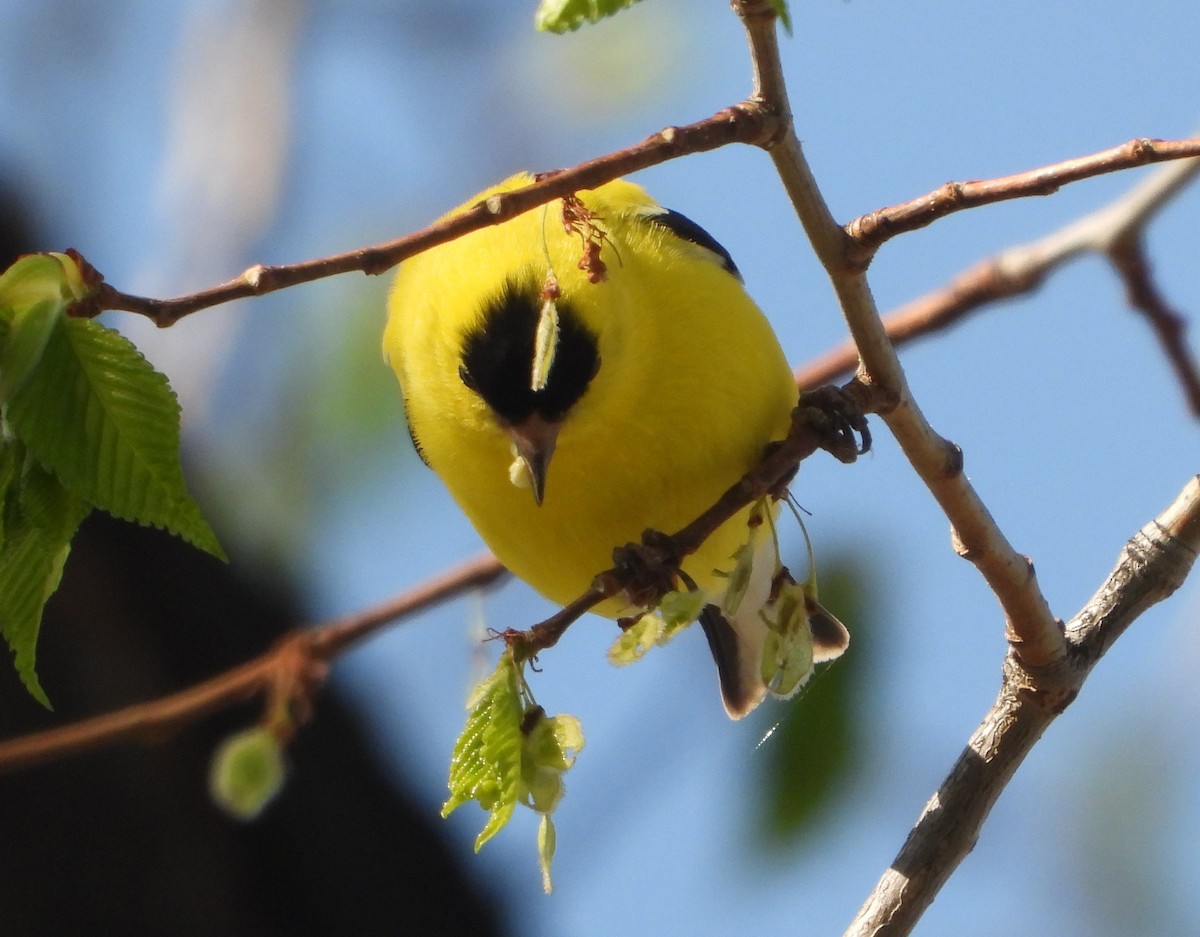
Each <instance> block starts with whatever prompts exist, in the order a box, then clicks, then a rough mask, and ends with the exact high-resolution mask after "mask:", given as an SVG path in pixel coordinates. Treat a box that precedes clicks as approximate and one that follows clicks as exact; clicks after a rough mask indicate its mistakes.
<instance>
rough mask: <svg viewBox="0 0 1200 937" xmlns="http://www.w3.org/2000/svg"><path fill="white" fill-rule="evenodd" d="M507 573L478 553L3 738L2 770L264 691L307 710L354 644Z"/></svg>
mask: <svg viewBox="0 0 1200 937" xmlns="http://www.w3.org/2000/svg"><path fill="white" fill-rule="evenodd" d="M504 572H505V570H504V567H502V566H501V565H500V564H499V563H498V562H497V561H496V559H495V557H492V556H480V557H478V558H476V559H474V560H471V561H469V562H467V563H463V564H462V565H460V566H456V567H454V568H453V569H450V570H448V571H447V572H445V573H443V574H442V575H440V576H437V577H434V578H433V579H430V580H427V581H426V582H424V583H422V584H421V585H419V586H416V587H414V588H412V589H409V590H408V591H406V592H404V593H402V594H401V595H398V596H397V597H396V598H394V599H392V600H391V601H389V602H385V603H384V604H382V605H380V606H378V607H376V608H373V609H368V610H367V611H365V612H359V613H357V614H354V615H348V616H346V617H344V618H340V619H337V620H335V621H332V622H329V623H327V624H325V625H321V626H319V627H316V628H313V629H311V630H304V631H295V632H292V633H291V634H288V635H285V636H284V637H283V638H282V639H281V640H280V641H279V642H278V643H277V644H276V645H275V646H274V647H273V648H271V649H270V650H269V651H267V652H266V653H265V654H263V655H262V656H261V657H258V658H256V659H255V660H252V661H248V662H247V663H245V664H242V665H241V666H240V667H236V668H234V669H233V670H230V671H227V672H226V673H223V674H220V675H219V676H217V677H214V678H213V679H211V680H208V681H206V682H204V683H201V684H198V685H197V686H194V687H190V688H188V689H186V690H182V691H181V692H179V693H175V694H173V695H171V696H166V697H163V698H162V699H157V700H152V701H150V702H147V703H140V704H138V705H136V706H129V707H126V708H125V709H121V710H118V711H117V712H114V713H109V714H107V715H103V716H97V717H95V718H94V719H87V720H84V721H82V722H77V723H74V724H73V725H68V726H63V727H62V728H59V729H51V730H49V731H46V732H38V733H35V734H33V735H27V736H23V737H21V738H16V739H10V740H9V741H6V742H0V773H4V772H8V771H16V770H19V769H21V768H29V767H32V766H34V765H39V764H44V763H45V762H48V761H54V760H56V759H59V758H64V757H67V756H68V755H73V754H79V753H82V752H85V751H90V750H91V749H95V748H99V747H102V746H106V745H115V744H117V743H120V742H129V741H155V740H157V739H161V738H163V737H164V736H166V735H169V734H170V733H172V732H174V731H176V730H178V729H179V728H181V727H182V726H185V725H189V724H191V723H193V722H196V721H198V720H199V719H202V718H204V717H205V716H207V715H209V714H211V713H214V712H218V711H219V710H221V709H225V708H227V707H229V706H232V705H234V704H235V703H238V702H241V701H243V700H247V699H251V698H253V697H254V696H257V695H261V694H267V695H269V696H271V697H272V703H275V702H279V700H277V699H275V697H277V696H278V697H283V698H284V700H285V701H286V702H288V703H291V704H294V708H296V709H297V710H298V711H299V712H300V713H301V714H303V713H304V712H305V711H307V710H308V708H309V703H310V697H311V694H312V693H313V692H314V691H315V690H316V688H317V686H318V685H319V684H320V682H321V681H322V679H323V677H324V673H325V670H326V667H327V665H328V664H329V662H330V661H332V660H333V659H334V658H335V657H336V656H337V655H338V654H340V653H342V652H343V651H344V650H346V649H347V648H348V647H349V646H350V645H351V644H354V643H356V642H358V641H361V640H363V639H364V638H366V637H368V636H370V635H371V634H373V633H375V632H376V631H378V630H379V629H380V628H382V627H384V626H385V625H388V624H391V623H392V622H394V621H396V620H397V619H400V618H404V617H406V616H408V615H412V614H413V613H415V612H418V611H421V610H422V609H425V608H428V607H429V606H431V605H434V604H437V603H438V602H441V601H444V600H446V599H448V598H452V597H454V596H456V595H459V594H461V593H462V592H463V590H465V589H469V588H481V587H483V586H487V585H489V584H491V583H493V582H495V581H496V580H497V579H498V578H499V577H500V576H502V575H504ZM268 708H271V707H270V706H269V707H268Z"/></svg>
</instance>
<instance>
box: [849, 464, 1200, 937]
mask: <svg viewBox="0 0 1200 937" xmlns="http://www.w3.org/2000/svg"><path fill="white" fill-rule="evenodd" d="M1198 551H1200V477H1193V478H1192V479H1191V480H1190V481H1188V483H1187V484H1186V485H1185V486H1184V488H1183V490H1182V491H1181V492H1180V494H1179V495H1178V497H1176V499H1175V500H1174V501H1173V502H1172V503H1171V504H1170V506H1168V507H1167V509H1166V510H1165V511H1163V513H1162V514H1160V515H1159V516H1158V517H1157V518H1155V519H1154V520H1153V521H1151V522H1150V523H1148V524H1147V525H1146V526H1145V527H1143V528H1142V529H1141V530H1140V531H1138V532H1137V533H1136V534H1135V535H1134V536H1133V538H1132V539H1131V540H1130V541H1129V543H1127V544H1126V546H1125V548H1124V549H1123V550H1122V551H1121V553H1120V555H1119V556H1118V558H1117V563H1116V566H1115V567H1114V569H1113V571H1112V572H1111V573H1110V574H1109V575H1108V577H1107V579H1105V581H1104V583H1103V584H1102V585H1101V586H1100V588H1099V589H1098V590H1097V592H1096V594H1095V595H1094V596H1093V597H1092V598H1091V600H1090V601H1089V602H1088V603H1087V604H1086V605H1085V606H1084V607H1083V608H1082V609H1081V610H1080V611H1079V612H1078V613H1077V614H1076V615H1075V617H1074V618H1072V619H1071V621H1070V622H1069V623H1068V624H1067V626H1066V630H1065V635H1066V638H1067V641H1068V648H1069V653H1068V655H1067V656H1066V657H1064V658H1062V659H1061V660H1059V661H1057V662H1056V663H1055V665H1054V666H1053V667H1051V668H1044V669H1039V670H1037V671H1030V670H1028V669H1026V668H1025V667H1024V666H1023V665H1022V664H1021V662H1020V660H1019V659H1018V658H1017V656H1016V654H1014V653H1011V652H1010V653H1009V655H1008V657H1007V659H1006V660H1005V666H1004V683H1003V686H1002V687H1001V690H1000V695H999V696H998V697H997V699H996V702H995V703H994V704H993V705H992V707H991V709H990V710H988V713H987V715H986V716H984V718H983V721H982V722H981V723H980V725H979V728H977V729H976V730H975V733H974V734H973V735H972V736H971V739H970V741H969V742H968V743H967V747H966V748H965V749H964V750H963V752H962V754H961V755H960V756H959V758H958V761H957V762H956V763H955V765H954V768H953V769H952V770H951V772H950V774H949V776H948V777H947V778H946V780H945V781H944V782H943V783H942V785H941V787H940V788H938V791H937V793H936V794H935V795H934V796H933V797H932V798H931V799H930V801H929V803H928V804H926V806H925V809H924V811H923V812H922V814H921V816H920V818H919V819H918V820H917V823H916V826H914V827H913V829H912V832H911V833H909V836H908V839H907V840H906V841H905V843H904V846H903V847H902V848H901V850H900V852H899V854H898V855H897V856H896V858H895V860H894V861H893V862H892V864H891V866H890V867H889V868H888V869H887V871H886V872H884V874H883V876H882V877H881V878H880V880H879V882H878V884H877V885H876V886H875V889H874V891H873V892H872V893H871V895H870V897H868V899H867V901H866V902H865V903H864V904H863V906H862V908H861V909H860V910H859V912H858V915H857V916H856V917H855V919H854V921H853V922H852V923H851V924H850V927H849V928H848V929H847V930H846V937H902V935H905V934H908V933H910V932H911V931H912V929H913V927H914V926H915V925H916V923H917V921H918V920H919V919H920V917H921V915H922V914H923V913H924V911H925V910H926V909H927V908H928V907H929V905H930V904H931V903H932V901H933V900H934V898H935V897H936V896H937V893H938V891H939V890H940V888H941V887H942V885H943V884H945V882H946V881H947V879H948V878H949V877H950V875H951V874H952V873H953V872H954V870H955V869H956V868H957V867H958V865H959V863H960V862H961V861H962V860H963V859H964V858H965V857H966V855H967V854H968V853H969V852H970V851H971V849H972V847H973V846H974V845H975V842H976V840H977V839H978V836H979V831H980V829H981V828H982V826H983V823H984V821H985V820H986V819H987V815H988V813H989V812H990V811H991V809H992V806H993V805H994V804H995V802H996V800H997V799H998V798H999V796H1000V794H1001V792H1002V791H1003V790H1004V788H1005V786H1006V785H1007V784H1008V782H1009V780H1010V779H1011V778H1012V775H1013V772H1014V771H1016V769H1017V767H1018V766H1019V765H1020V764H1021V762H1022V761H1023V760H1024V758H1025V756H1026V755H1027V754H1028V753H1029V751H1030V749H1032V748H1033V745H1034V744H1035V743H1036V742H1037V740H1038V739H1039V738H1040V737H1041V735H1042V733H1043V732H1044V731H1045V730H1046V727H1047V726H1048V725H1049V724H1050V723H1051V722H1052V721H1053V720H1054V719H1055V717H1057V716H1058V714H1059V713H1061V712H1062V711H1063V710H1064V709H1065V708H1066V707H1067V706H1069V705H1070V704H1071V702H1072V701H1073V700H1074V699H1075V697H1076V696H1077V695H1078V693H1079V690H1080V687H1082V686H1083V683H1084V680H1086V678H1087V676H1088V674H1090V673H1091V671H1092V668H1093V667H1095V665H1096V663H1097V662H1098V661H1099V660H1100V658H1101V657H1102V656H1103V655H1104V653H1105V652H1106V651H1107V650H1108V648H1109V647H1111V646H1112V643H1113V642H1114V641H1115V640H1116V639H1117V638H1118V637H1119V636H1120V635H1121V634H1122V633H1123V632H1124V631H1125V629H1126V628H1128V627H1129V625H1130V624H1132V622H1133V621H1134V620H1135V619H1137V618H1138V617H1139V616H1140V615H1141V614H1142V613H1143V612H1145V611H1146V610H1147V609H1148V608H1150V606H1152V605H1154V604H1155V603H1157V602H1160V601H1162V600H1163V599H1165V598H1167V596H1169V595H1171V593H1173V592H1174V591H1175V590H1176V589H1177V588H1178V587H1179V586H1180V584H1182V582H1183V581H1184V579H1185V578H1186V576H1187V575H1188V572H1189V571H1190V570H1191V569H1192V567H1193V565H1194V564H1195V561H1196V555H1197V552H1198Z"/></svg>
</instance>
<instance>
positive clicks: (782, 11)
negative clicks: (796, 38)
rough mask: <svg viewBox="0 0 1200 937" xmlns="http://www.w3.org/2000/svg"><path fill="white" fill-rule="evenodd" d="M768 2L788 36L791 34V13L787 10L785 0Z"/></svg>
mask: <svg viewBox="0 0 1200 937" xmlns="http://www.w3.org/2000/svg"><path fill="white" fill-rule="evenodd" d="M770 4H771V9H772V10H774V11H775V15H776V16H778V17H779V23H780V25H781V26H783V30H784V32H786V33H787V34H788V35H789V36H790V35H791V34H792V14H791V13H790V12H789V11H788V5H787V0H770Z"/></svg>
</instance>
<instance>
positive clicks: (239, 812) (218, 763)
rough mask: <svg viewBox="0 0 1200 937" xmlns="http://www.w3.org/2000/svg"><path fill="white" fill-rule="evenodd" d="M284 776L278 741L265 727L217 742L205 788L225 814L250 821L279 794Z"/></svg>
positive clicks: (285, 773)
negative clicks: (219, 743)
mask: <svg viewBox="0 0 1200 937" xmlns="http://www.w3.org/2000/svg"><path fill="white" fill-rule="evenodd" d="M286 777H287V766H286V764H285V762H284V757H283V746H282V745H281V744H280V743H279V739H278V738H276V736H275V733H274V732H272V731H271V730H270V729H268V728H266V727H265V726H255V727H254V728H252V729H247V730H245V731H244V732H238V733H236V734H235V735H231V736H230V737H229V738H227V739H226V740H225V741H224V742H222V743H221V745H220V747H219V748H218V749H217V751H216V753H215V754H214V755H213V760H212V765H211V767H210V768H209V774H208V789H209V793H210V795H211V796H212V799H213V800H214V801H215V802H216V803H217V805H218V806H220V807H221V808H222V809H224V810H225V812H226V813H228V814H230V815H231V816H233V817H236V818H237V819H239V820H253V819H254V818H255V817H257V816H258V815H259V814H260V813H262V811H263V808H265V807H266V806H267V804H269V803H270V802H271V801H272V800H273V799H274V798H275V795H276V794H278V793H279V791H280V789H282V787H283V782H284V779H285V778H286Z"/></svg>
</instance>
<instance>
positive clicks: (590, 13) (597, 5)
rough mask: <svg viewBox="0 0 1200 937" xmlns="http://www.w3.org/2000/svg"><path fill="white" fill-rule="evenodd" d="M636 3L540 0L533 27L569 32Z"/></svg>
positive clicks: (589, 0) (628, 0) (610, 0)
mask: <svg viewBox="0 0 1200 937" xmlns="http://www.w3.org/2000/svg"><path fill="white" fill-rule="evenodd" d="M636 2H637V0H542V2H541V3H540V4H539V5H538V8H537V13H536V14H534V25H536V26H537V28H538V29H540V30H542V31H543V32H552V33H565V32H571V31H573V30H576V29H578V28H579V27H580V26H582V25H583V24H584V23H597V22H599V21H600V20H602V19H604V18H605V17H608V16H612V15H613V14H615V13H619V12H620V11H621V10H623V9H625V8H626V7H630V6H633V4H635V3H636ZM776 2H778V0H776Z"/></svg>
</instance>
